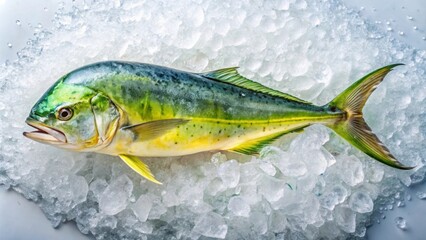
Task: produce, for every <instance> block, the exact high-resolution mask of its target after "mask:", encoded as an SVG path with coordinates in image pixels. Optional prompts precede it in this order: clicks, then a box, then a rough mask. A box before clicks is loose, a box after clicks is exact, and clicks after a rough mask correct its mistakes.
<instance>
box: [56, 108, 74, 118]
mask: <svg viewBox="0 0 426 240" xmlns="http://www.w3.org/2000/svg"><path fill="white" fill-rule="evenodd" d="M72 115H73V112H72V110H71V109H70V108H66V107H65V108H61V109H59V111H58V114H57V117H58V119H59V120H61V121H68V120H70V119H71V118H72Z"/></svg>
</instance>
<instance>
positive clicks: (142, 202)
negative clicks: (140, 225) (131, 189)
mask: <svg viewBox="0 0 426 240" xmlns="http://www.w3.org/2000/svg"><path fill="white" fill-rule="evenodd" d="M151 208H152V197H151V196H150V195H141V196H140V197H139V199H138V200H137V201H136V202H135V203H134V204H133V206H132V210H133V212H134V213H135V215H136V216H137V217H138V219H139V220H140V221H142V222H145V221H146V220H147V219H148V215H149V212H150V211H151Z"/></svg>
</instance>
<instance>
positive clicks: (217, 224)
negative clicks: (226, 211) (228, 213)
mask: <svg viewBox="0 0 426 240" xmlns="http://www.w3.org/2000/svg"><path fill="white" fill-rule="evenodd" d="M192 232H193V233H196V234H201V235H203V236H206V237H211V238H219V239H224V238H225V237H226V233H227V232H228V226H227V225H226V223H225V220H224V219H223V218H222V217H221V216H220V215H219V214H217V213H213V212H210V213H207V214H205V215H203V216H201V217H200V218H199V219H198V220H197V221H196V223H195V226H194V228H193V229H192Z"/></svg>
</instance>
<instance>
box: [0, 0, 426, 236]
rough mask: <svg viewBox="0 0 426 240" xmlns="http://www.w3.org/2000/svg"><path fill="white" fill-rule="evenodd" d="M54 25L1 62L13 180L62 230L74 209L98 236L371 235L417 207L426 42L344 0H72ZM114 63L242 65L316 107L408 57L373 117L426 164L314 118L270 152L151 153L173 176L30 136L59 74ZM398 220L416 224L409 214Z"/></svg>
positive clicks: (389, 141)
mask: <svg viewBox="0 0 426 240" xmlns="http://www.w3.org/2000/svg"><path fill="white" fill-rule="evenodd" d="M53 21H54V22H53V23H54V28H52V29H48V30H47V29H45V28H43V26H41V25H40V26H34V32H35V35H34V38H33V39H32V40H29V41H28V43H27V47H26V48H24V49H22V50H20V51H19V53H18V60H16V61H13V62H6V63H4V64H2V65H1V66H0V121H1V124H0V130H1V134H0V184H2V185H5V186H6V187H9V188H12V189H14V190H16V191H18V192H20V193H22V194H23V195H24V196H25V197H26V198H28V199H30V200H33V201H34V202H36V203H37V204H38V205H39V206H40V207H41V209H42V210H43V212H44V213H45V214H46V216H47V217H48V218H49V220H50V221H51V222H52V225H53V226H54V227H57V226H59V225H60V224H61V223H63V222H65V221H75V222H76V223H77V226H78V228H79V230H80V231H81V232H83V233H85V234H91V235H93V236H95V237H96V238H97V239H118V238H121V239H146V238H149V239H164V238H165V237H167V238H168V239H182V238H184V239H185V238H191V239H206V238H228V239H242V238H246V239H250V238H254V237H256V238H263V239H273V238H276V239H283V238H286V239H288V238H290V239H313V238H328V239H334V238H346V237H349V236H351V237H355V238H357V237H359V238H362V237H363V236H365V232H366V227H367V226H369V225H371V224H373V223H374V222H376V221H378V219H375V218H372V217H371V216H372V213H373V212H376V213H378V214H379V216H380V212H383V211H385V210H386V209H389V208H392V207H394V206H396V207H397V206H401V205H403V204H404V201H405V200H406V198H407V196H404V194H402V193H401V189H402V188H403V186H404V185H405V186H409V185H411V184H414V183H418V182H421V181H423V178H424V175H425V171H426V167H425V166H424V164H425V160H426V147H425V144H424V142H425V137H426V120H425V119H426V111H425V109H426V84H425V82H424V81H425V75H426V74H425V71H426V51H425V50H421V49H415V48H412V47H410V46H406V45H404V44H401V43H399V42H398V41H397V40H395V39H392V38H391V37H389V36H388V35H387V34H386V33H384V32H382V31H380V30H378V29H377V28H376V27H375V26H374V24H371V23H369V22H366V21H364V20H363V19H361V18H360V17H359V15H358V12H357V11H355V10H350V9H347V8H346V7H344V6H343V5H342V4H341V2H340V1H334V0H330V1H309V2H307V1H304V0H288V1H267V2H265V3H263V1H232V2H228V3H218V2H215V1H205V0H194V1H186V0H185V1H149V0H148V1H130V0H129V1H108V3H107V1H105V2H100V3H95V2H92V1H86V2H82V1H74V2H73V4H72V6H65V5H64V6H63V7H61V8H60V10H59V11H58V12H57V13H56V14H55V19H54V20H53ZM20 24H21V23H20V22H19V23H18V22H17V27H19V25H20ZM11 44H12V43H11ZM112 59H121V60H129V61H139V62H148V63H153V64H159V65H165V66H169V67H174V68H178V69H184V70H189V71H195V72H200V71H208V70H213V69H217V68H223V67H231V66H239V67H240V72H241V73H242V74H243V75H245V76H247V77H249V78H252V79H254V80H257V81H259V82H261V83H263V84H265V85H268V86H271V87H273V88H275V89H279V90H282V91H284V92H288V93H290V94H293V95H295V96H297V97H300V98H302V99H306V100H309V101H312V102H314V103H315V104H325V103H327V102H328V101H330V100H331V99H333V98H334V96H336V95H337V94H338V93H340V92H341V91H342V90H344V89H345V88H346V87H347V86H349V85H350V83H352V82H353V81H355V80H356V79H358V78H360V77H362V76H363V75H365V74H366V73H368V72H369V71H371V70H373V69H375V68H378V67H381V66H384V65H387V64H391V63H397V62H402V63H405V64H406V65H405V66H403V67H398V68H397V69H396V70H395V71H393V72H392V73H391V74H390V75H389V76H388V77H387V78H386V80H385V81H384V82H383V83H382V84H381V85H380V87H379V88H378V89H377V90H376V92H375V93H374V94H373V95H372V97H371V99H370V101H368V102H367V106H366V108H365V109H364V113H365V117H366V119H367V122H368V123H369V125H370V126H371V127H372V129H373V131H374V132H376V133H377V135H378V136H379V137H380V138H381V139H382V140H383V142H384V143H385V144H386V145H387V146H388V147H389V148H390V149H391V151H392V152H393V153H394V155H395V156H396V157H397V158H398V159H400V161H401V162H403V163H405V164H406V165H416V166H417V167H416V168H415V169H414V170H412V171H400V170H394V169H391V168H390V167H387V166H384V165H382V164H380V163H378V162H376V161H374V160H372V159H371V158H369V157H367V156H365V155H364V154H362V153H360V152H359V151H358V150H355V149H354V148H352V147H351V146H350V145H349V144H347V143H346V142H345V141H343V140H342V139H341V138H340V137H338V136H336V135H335V134H334V133H332V132H331V131H330V130H328V129H326V128H325V127H322V126H312V127H309V128H307V129H306V130H305V132H303V133H302V134H293V135H291V136H288V137H286V138H284V139H283V140H281V141H279V142H278V143H277V144H276V145H275V146H271V147H267V148H265V149H264V150H263V151H262V152H261V154H260V156H258V157H249V156H241V155H236V154H229V153H202V154H196V155H192V156H185V157H179V158H150V159H146V162H147V163H148V165H150V166H151V169H152V171H153V172H154V173H155V175H156V177H157V178H158V179H159V180H160V181H162V182H163V183H164V185H162V186H159V185H155V184H152V183H149V182H147V181H146V180H144V179H142V178H141V177H139V176H138V175H137V174H136V173H134V172H133V171H132V170H130V169H129V168H128V167H127V166H126V165H125V164H124V163H122V162H121V161H120V160H119V159H118V158H115V157H110V156H104V155H99V154H94V153H73V152H66V151H64V150H60V149H56V148H53V147H51V146H46V145H41V144H38V143H35V142H32V141H30V140H28V139H25V138H24V137H23V136H22V132H23V131H24V130H25V129H28V127H27V126H25V123H24V120H25V118H26V116H27V114H28V112H29V110H30V108H31V107H32V105H33V104H34V103H35V101H36V100H37V99H38V98H39V97H40V96H41V95H42V93H43V92H44V91H45V90H46V89H47V88H48V87H49V86H50V85H51V84H52V83H53V82H54V81H55V80H56V79H57V78H59V77H60V76H61V75H63V74H65V73H66V72H69V71H71V70H73V69H75V68H77V67H80V66H82V65H85V64H89V63H92V62H96V61H101V60H112ZM421 194H422V193H420V195H421ZM395 221H396V223H397V224H398V225H399V226H401V227H402V228H403V227H404V224H405V222H404V219H395Z"/></svg>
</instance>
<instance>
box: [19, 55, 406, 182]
mask: <svg viewBox="0 0 426 240" xmlns="http://www.w3.org/2000/svg"><path fill="white" fill-rule="evenodd" d="M399 65H403V64H392V65H388V66H385V67H382V68H379V69H377V70H374V71H372V72H371V73H369V74H367V75H366V76H364V77H362V78H361V79H359V80H357V81H356V82H354V83H353V84H352V85H351V86H350V87H348V88H347V89H346V90H344V91H343V92H342V93H340V94H339V95H338V96H337V97H335V98H334V99H333V100H332V101H331V102H329V103H328V104H325V105H323V106H317V105H315V104H312V103H310V102H308V101H305V100H302V99H300V98H298V97H295V96H292V95H290V94H287V93H283V92H281V91H278V90H274V89H272V88H269V87H267V86H264V85H262V84H260V83H258V82H255V81H252V80H250V79H247V78H245V77H244V76H242V75H240V74H239V73H238V71H237V67H230V68H224V69H219V70H215V71H210V72H204V73H192V72H187V71H181V70H177V69H172V68H168V67H163V66H157V65H152V64H146V63H138V62H126V61H105V62H98V63H93V64H90V65H86V66H83V67H81V68H78V69H76V70H74V71H71V72H70V73H68V74H65V75H64V76H63V77H61V78H60V79H59V80H57V81H56V82H55V83H54V84H53V85H52V86H51V87H50V88H49V89H48V90H47V91H46V92H45V93H44V95H43V96H42V97H41V98H40V99H39V100H38V101H37V102H36V104H35V105H34V106H33V108H32V109H31V111H30V114H29V116H28V118H27V119H26V123H27V124H28V125H29V126H31V127H33V128H35V129H36V130H35V131H31V132H24V133H23V134H24V136H26V137H28V138H30V139H32V140H35V141H37V142H40V143H44V144H50V145H53V146H55V147H59V148H64V149H68V150H73V151H80V152H97V153H102V154H107V155H113V156H118V157H119V158H121V159H122V160H123V161H124V162H125V163H126V164H127V165H128V166H129V167H130V168H131V169H133V170H134V171H136V172H137V173H138V174H140V175H141V176H142V177H144V178H146V179H148V180H149V181H152V182H154V183H157V184H161V182H160V181H158V180H157V179H156V178H155V176H154V174H153V173H152V171H151V170H150V168H149V167H148V166H147V165H146V164H145V163H144V162H143V160H142V159H141V158H140V157H170V156H183V155H189V154H195V153H199V152H209V151H232V152H237V153H241V154H245V155H256V154H258V153H259V152H260V150H261V149H262V148H263V147H265V146H268V145H270V144H272V143H273V142H274V141H275V140H277V139H279V138H280V137H282V136H284V135H286V134H288V133H292V132H300V131H303V129H304V128H306V127H308V126H310V125H313V124H322V125H324V126H326V127H328V128H330V129H332V130H333V131H334V132H335V133H337V135H339V136H341V137H342V138H343V139H345V140H346V141H347V142H349V143H350V144H351V145H352V146H354V147H355V148H357V149H359V150H360V151H362V152H364V153H365V154H366V155H368V156H370V157H371V158H373V159H375V160H377V161H380V162H382V163H384V164H386V165H389V166H391V167H394V168H398V169H411V168H413V167H410V166H406V165H404V164H402V163H401V162H399V161H398V160H397V159H396V158H395V157H394V156H393V155H392V154H391V153H390V151H389V149H388V148H387V147H386V146H384V144H383V143H382V142H381V141H380V140H379V138H378V137H377V136H376V135H375V134H374V133H373V132H372V130H371V128H370V127H369V126H368V125H367V123H366V121H365V120H364V118H363V113H362V109H363V107H364V105H365V103H366V101H367V99H368V98H369V96H370V95H371V94H372V93H373V91H374V90H375V89H376V87H377V86H378V85H379V84H380V83H381V82H382V81H383V79H384V78H385V76H386V75H387V74H388V73H389V72H390V71H392V70H393V69H394V68H395V67H397V66H399Z"/></svg>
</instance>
